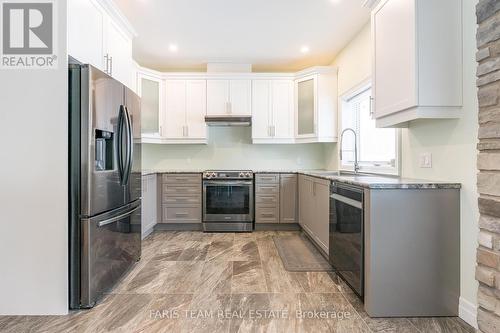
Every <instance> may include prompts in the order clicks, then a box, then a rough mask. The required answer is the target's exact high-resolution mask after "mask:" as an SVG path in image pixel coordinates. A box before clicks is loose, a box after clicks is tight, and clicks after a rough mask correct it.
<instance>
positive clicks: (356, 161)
mask: <svg viewBox="0 0 500 333" xmlns="http://www.w3.org/2000/svg"><path fill="white" fill-rule="evenodd" d="M347 131H351V132H352V133H353V134H354V173H358V171H359V164H358V135H357V134H356V131H355V130H353V129H352V128H346V129H344V130H343V131H342V134H340V147H339V155H340V160H341V161H342V141H343V139H344V134H345V132H347Z"/></svg>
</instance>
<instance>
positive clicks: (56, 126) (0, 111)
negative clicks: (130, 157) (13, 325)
mask: <svg viewBox="0 0 500 333" xmlns="http://www.w3.org/2000/svg"><path fill="white" fill-rule="evenodd" d="M57 5H58V10H59V15H58V20H59V24H58V26H59V30H58V49H59V52H58V55H59V69H58V70H0V152H2V163H1V166H0V184H1V185H0V208H1V209H0V212H1V219H0V228H1V231H0V314H65V313H67V312H68V262H67V261H68V256H67V253H68V228H67V225H68V222H67V221H68V212H67V182H68V181H67V170H68V164H67V142H68V125H67V123H68V117H67V114H68V91H67V80H68V79H67V77H68V74H67V64H66V60H65V59H66V58H67V55H66V1H65V0H64V1H60V0H58V1H57Z"/></svg>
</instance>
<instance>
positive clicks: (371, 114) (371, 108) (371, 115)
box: [370, 96, 375, 119]
mask: <svg viewBox="0 0 500 333" xmlns="http://www.w3.org/2000/svg"><path fill="white" fill-rule="evenodd" d="M374 105H375V99H374V98H373V96H370V118H371V119H373V115H374Z"/></svg>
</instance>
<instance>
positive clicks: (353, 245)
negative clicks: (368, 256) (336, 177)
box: [329, 182, 364, 298]
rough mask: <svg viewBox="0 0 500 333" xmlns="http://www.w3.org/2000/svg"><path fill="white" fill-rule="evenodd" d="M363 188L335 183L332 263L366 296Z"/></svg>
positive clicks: (332, 202) (331, 194) (333, 184)
mask: <svg viewBox="0 0 500 333" xmlns="http://www.w3.org/2000/svg"><path fill="white" fill-rule="evenodd" d="M363 192H364V191H363V188H361V187H356V186H351V185H347V184H342V183H338V182H332V185H331V188H330V239H329V243H330V246H329V259H330V264H331V265H332V267H333V268H334V269H335V271H336V273H337V274H338V275H339V276H340V277H341V278H342V279H343V280H344V281H345V282H346V283H347V284H348V285H349V286H350V287H351V288H352V289H353V291H354V292H355V293H356V294H358V296H360V297H361V298H363V295H364V216H363V215H364V214H363V210H364V205H363V197H364V195H363Z"/></svg>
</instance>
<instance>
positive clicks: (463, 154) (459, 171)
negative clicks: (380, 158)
mask: <svg viewBox="0 0 500 333" xmlns="http://www.w3.org/2000/svg"><path fill="white" fill-rule="evenodd" d="M476 3H477V0H463V11H464V18H463V19H464V27H463V31H464V54H463V58H464V88H463V90H464V108H463V117H462V118H461V119H456V120H429V121H414V122H412V123H411V124H410V127H409V128H408V129H403V130H402V176H404V177H411V178H423V179H433V180H444V181H453V182H460V183H462V185H463V188H462V191H461V222H460V230H461V235H462V237H461V244H460V249H461V253H460V256H461V273H460V278H461V309H460V311H461V316H462V318H464V319H466V320H468V321H469V323H471V324H474V320H475V319H474V315H475V314H474V311H475V308H474V307H475V304H476V290H477V284H476V280H475V278H474V272H475V262H476V260H475V253H476V246H477V243H476V239H477V233H478V222H477V221H478V218H479V211H478V207H477V191H476V173H477V171H476V155H477V152H476V141H477V140H476V137H477V128H478V122H477V113H478V106H477V91H476V86H475V79H476V77H475V71H476V63H475V60H474V59H475V50H476V47H475V45H476V39H475V31H476V24H475V4H476ZM332 65H335V66H338V68H339V96H341V95H342V94H343V93H345V92H346V91H349V90H350V89H352V88H353V87H355V86H356V85H358V84H359V83H361V82H363V81H364V80H366V79H367V78H368V77H370V75H371V32H370V24H367V25H366V26H365V28H364V29H362V31H361V32H360V33H359V34H358V36H356V37H355V38H354V39H353V40H352V41H351V43H350V44H349V45H347V47H346V48H345V49H344V50H343V51H342V52H341V53H340V54H339V55H338V56H337V58H336V59H335V60H334V62H333V64H332ZM326 152H327V153H328V154H331V155H333V156H329V157H327V160H326V163H327V165H328V168H330V169H336V168H337V167H338V161H337V154H338V149H337V145H335V144H333V145H329V146H328V148H326ZM422 152H430V153H432V158H433V161H432V162H433V165H432V168H430V169H421V168H419V167H418V158H419V155H420V153H422ZM464 310H465V311H464ZM467 310H470V311H472V313H467Z"/></svg>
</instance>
